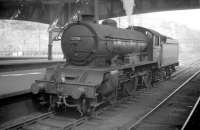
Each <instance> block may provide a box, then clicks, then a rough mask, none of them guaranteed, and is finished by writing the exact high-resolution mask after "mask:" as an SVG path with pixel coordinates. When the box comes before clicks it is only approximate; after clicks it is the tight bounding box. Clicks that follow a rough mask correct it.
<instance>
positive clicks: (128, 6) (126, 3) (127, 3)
mask: <svg viewBox="0 0 200 130" xmlns="http://www.w3.org/2000/svg"><path fill="white" fill-rule="evenodd" d="M121 1H122V3H123V8H124V10H125V12H126V15H127V16H128V25H131V23H132V21H131V15H132V13H133V9H134V7H135V0H121Z"/></svg>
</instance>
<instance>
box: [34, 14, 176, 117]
mask: <svg viewBox="0 0 200 130" xmlns="http://www.w3.org/2000/svg"><path fill="white" fill-rule="evenodd" d="M61 47H62V51H63V54H64V56H65V58H66V63H65V64H62V65H58V66H52V67H49V68H47V69H46V74H45V76H44V78H43V79H41V80H36V81H35V83H33V84H32V86H31V90H32V93H33V94H34V95H35V97H39V99H40V101H38V102H41V101H42V102H46V103H47V104H49V106H50V108H59V109H61V108H66V107H75V108H77V110H78V111H79V112H80V113H81V114H86V113H90V112H92V111H94V110H95V109H96V108H97V107H98V106H100V105H101V104H103V103H105V102H110V103H113V102H115V101H116V100H118V99H120V98H122V97H124V96H134V94H135V92H136V90H137V89H139V88H140V87H144V88H150V87H151V86H152V83H153V82H156V81H159V80H163V79H167V78H169V77H170V75H171V74H172V73H173V72H174V71H175V66H177V65H178V42H177V40H174V39H172V38H169V37H166V36H163V35H161V34H159V33H158V32H156V31H153V30H151V29H147V28H143V27H139V26H134V27H129V28H127V29H121V28H117V24H116V22H115V21H114V20H110V19H107V20H104V21H103V22H102V24H97V23H95V22H94V21H93V20H91V19H90V17H89V18H88V16H87V17H85V18H84V19H83V20H82V21H78V22H75V23H72V24H70V25H68V26H67V27H66V28H64V30H63V34H62V38H61Z"/></svg>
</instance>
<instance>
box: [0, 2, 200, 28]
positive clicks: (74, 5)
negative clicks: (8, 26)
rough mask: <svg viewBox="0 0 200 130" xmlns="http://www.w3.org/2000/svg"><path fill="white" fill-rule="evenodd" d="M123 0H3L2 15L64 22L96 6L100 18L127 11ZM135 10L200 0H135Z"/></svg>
mask: <svg viewBox="0 0 200 130" xmlns="http://www.w3.org/2000/svg"><path fill="white" fill-rule="evenodd" d="M123 1H124V2H127V1H128V0H0V19H17V20H27V21H36V22H41V23H48V24H51V23H53V22H54V21H55V20H57V21H58V25H63V24H65V23H66V22H67V21H69V19H70V18H71V17H72V16H74V15H75V14H76V13H77V12H78V11H80V10H82V9H87V11H88V10H89V11H92V10H95V9H96V13H98V18H99V19H105V18H110V17H117V16H124V15H126V13H125V9H124V4H123ZM132 1H134V3H133V2H132V3H133V4H134V5H135V8H133V9H132V13H133V14H139V13H147V12H156V11H167V10H179V9H195V8H199V7H200V0H132Z"/></svg>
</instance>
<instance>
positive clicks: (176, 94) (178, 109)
mask: <svg viewBox="0 0 200 130" xmlns="http://www.w3.org/2000/svg"><path fill="white" fill-rule="evenodd" d="M199 80H200V71H197V72H196V73H194V74H193V75H192V76H191V77H190V78H188V79H187V80H186V81H185V82H184V83H183V84H181V85H180V86H179V87H178V88H177V89H175V90H174V91H173V92H172V93H171V94H170V95H169V96H168V97H166V98H165V99H164V100H162V102H160V103H159V104H158V105H157V106H156V107H154V108H153V109H151V110H150V111H149V112H147V113H146V114H145V115H143V116H141V117H140V118H139V119H138V120H137V121H136V122H133V123H132V124H131V125H129V126H124V127H123V128H124V129H129V130H135V129H136V130H146V129H147V130H151V129H152V130H155V129H162V130H165V129H167V130H169V129H172V130H174V129H181V127H182V125H183V124H184V122H185V120H186V119H187V117H188V115H189V113H190V111H191V110H192V108H193V106H194V104H195V102H196V101H197V99H198V97H199V93H200V88H199V83H200V82H199Z"/></svg>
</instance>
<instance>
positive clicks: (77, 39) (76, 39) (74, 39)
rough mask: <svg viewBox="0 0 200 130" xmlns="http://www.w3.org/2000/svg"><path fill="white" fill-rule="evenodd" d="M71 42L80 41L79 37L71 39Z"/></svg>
mask: <svg viewBox="0 0 200 130" xmlns="http://www.w3.org/2000/svg"><path fill="white" fill-rule="evenodd" d="M70 40H71V41H80V40H81V37H71V39H70Z"/></svg>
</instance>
